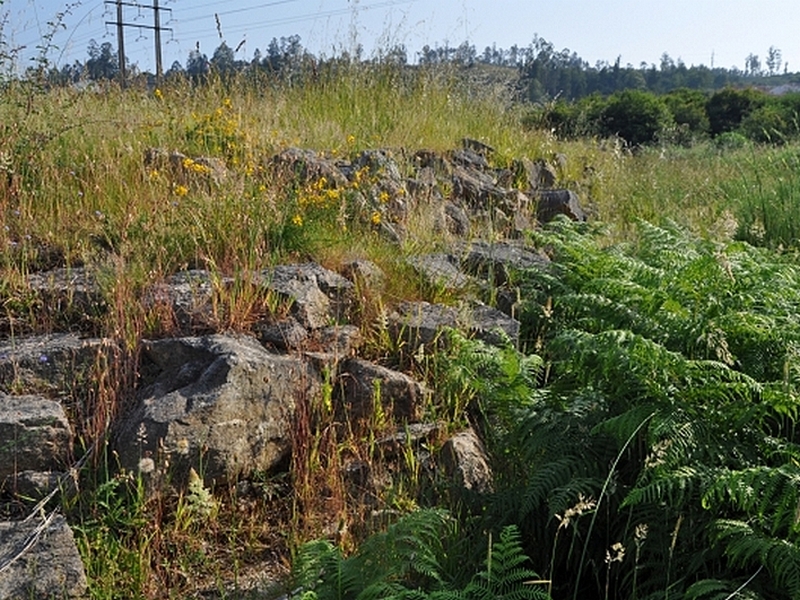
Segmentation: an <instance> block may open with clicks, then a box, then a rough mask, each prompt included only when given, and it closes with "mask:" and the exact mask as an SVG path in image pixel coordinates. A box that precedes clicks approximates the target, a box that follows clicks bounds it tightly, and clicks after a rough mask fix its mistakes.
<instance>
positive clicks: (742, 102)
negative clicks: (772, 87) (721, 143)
mask: <svg viewBox="0 0 800 600" xmlns="http://www.w3.org/2000/svg"><path fill="white" fill-rule="evenodd" d="M765 100H766V97H765V95H764V94H763V93H761V92H759V91H757V90H754V89H752V88H747V89H744V90H737V89H734V88H731V87H728V88H725V89H723V90H720V91H718V92H716V93H715V94H714V95H712V96H711V98H709V99H708V102H707V103H706V113H707V114H708V122H709V129H710V131H711V135H715V136H716V135H719V134H720V133H725V132H726V131H733V130H734V129H737V128H738V127H739V125H741V123H742V119H744V118H745V117H746V116H747V115H749V114H750V113H751V112H753V111H754V110H755V109H756V108H758V107H759V106H762V105H763V104H764V102H765Z"/></svg>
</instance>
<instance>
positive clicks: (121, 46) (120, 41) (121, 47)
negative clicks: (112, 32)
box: [117, 0, 128, 87]
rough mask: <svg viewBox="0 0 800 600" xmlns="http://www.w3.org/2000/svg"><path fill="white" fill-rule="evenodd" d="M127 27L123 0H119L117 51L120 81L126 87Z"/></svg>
mask: <svg viewBox="0 0 800 600" xmlns="http://www.w3.org/2000/svg"><path fill="white" fill-rule="evenodd" d="M123 27H125V25H124V23H123V22H122V2H121V1H120V0H117V52H118V53H119V59H118V60H119V82H120V85H121V86H122V87H125V82H126V81H127V79H128V78H127V77H126V76H125V30H124V29H123Z"/></svg>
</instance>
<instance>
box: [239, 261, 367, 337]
mask: <svg viewBox="0 0 800 600" xmlns="http://www.w3.org/2000/svg"><path fill="white" fill-rule="evenodd" d="M253 281H254V283H255V284H257V285H260V286H261V287H263V288H264V289H266V290H268V291H271V292H274V293H276V294H279V295H280V296H281V297H283V298H284V299H286V300H287V301H289V302H290V303H291V307H290V310H291V312H292V314H293V315H294V317H295V318H296V319H297V320H298V321H299V322H300V324H301V325H303V326H304V327H306V328H308V329H320V328H321V327H324V326H326V325H328V324H329V323H330V322H331V320H343V319H345V317H346V314H347V311H348V310H349V307H350V304H351V303H352V299H353V290H354V287H355V286H354V285H353V284H352V283H351V282H350V281H348V280H347V279H345V278H344V277H342V276H341V275H339V274H338V273H334V272H333V271H329V270H328V269H325V268H324V267H322V266H320V265H318V264H315V263H307V264H301V265H280V266H277V267H273V268H271V269H265V270H262V271H259V272H257V273H255V274H254V275H253Z"/></svg>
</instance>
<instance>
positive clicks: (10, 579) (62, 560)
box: [0, 515, 88, 600]
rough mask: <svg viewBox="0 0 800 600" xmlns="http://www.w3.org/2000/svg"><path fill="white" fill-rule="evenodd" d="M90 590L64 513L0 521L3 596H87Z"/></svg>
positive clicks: (0, 594)
mask: <svg viewBox="0 0 800 600" xmlns="http://www.w3.org/2000/svg"><path fill="white" fill-rule="evenodd" d="M37 533H38V535H37ZM31 540H33V542H34V543H33V545H31V546H30V547H29V548H27V545H28V543H29V541H31ZM87 591H88V586H87V583H86V574H85V572H84V569H83V563H82V562H81V557H80V554H79V553H78V548H77V547H76V546H75V539H74V537H73V535H72V530H71V529H70V528H69V525H68V524H67V521H66V519H64V517H63V516H61V515H55V516H54V517H53V518H52V519H50V520H48V521H47V522H42V521H41V520H40V519H38V518H37V519H32V520H30V521H4V522H0V598H4V599H7V600H28V599H29V598H59V599H63V598H84V597H85V596H86V594H87Z"/></svg>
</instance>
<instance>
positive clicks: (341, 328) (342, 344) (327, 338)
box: [316, 325, 364, 357]
mask: <svg viewBox="0 0 800 600" xmlns="http://www.w3.org/2000/svg"><path fill="white" fill-rule="evenodd" d="M316 341H317V342H318V344H319V345H320V346H321V347H322V350H323V352H328V353H331V354H334V355H336V356H341V357H348V356H354V355H355V354H356V351H357V350H358V349H359V348H360V347H361V344H362V343H363V342H364V339H363V337H362V336H361V330H360V329H359V328H358V327H356V326H355V325H331V326H329V327H323V328H322V329H320V330H319V331H318V332H317V340H316Z"/></svg>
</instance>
